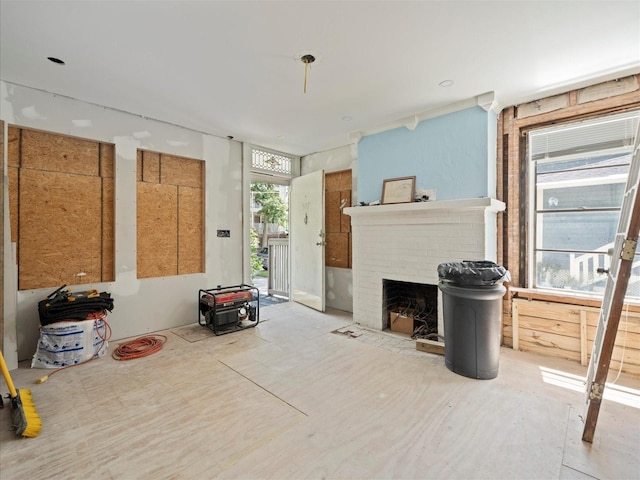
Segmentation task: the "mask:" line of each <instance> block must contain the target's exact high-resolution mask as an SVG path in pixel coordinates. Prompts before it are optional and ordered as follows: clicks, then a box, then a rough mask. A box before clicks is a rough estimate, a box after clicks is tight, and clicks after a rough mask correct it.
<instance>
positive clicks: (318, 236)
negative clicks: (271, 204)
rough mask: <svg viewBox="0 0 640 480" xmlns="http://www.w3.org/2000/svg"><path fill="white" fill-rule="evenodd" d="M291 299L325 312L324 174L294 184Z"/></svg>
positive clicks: (318, 173) (309, 175)
mask: <svg viewBox="0 0 640 480" xmlns="http://www.w3.org/2000/svg"><path fill="white" fill-rule="evenodd" d="M290 199H291V206H290V208H289V222H290V232H289V233H290V236H289V237H290V242H291V243H290V245H291V247H290V248H291V251H290V255H291V299H292V300H293V301H294V302H298V303H302V304H304V305H307V306H308V307H311V308H315V309H316V310H320V311H321V312H324V309H325V305H324V244H325V242H324V170H320V171H318V172H313V173H309V174H308V175H303V176H302V177H297V178H294V179H293V180H292V181H291V192H290Z"/></svg>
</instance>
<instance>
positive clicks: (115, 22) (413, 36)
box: [0, 0, 640, 155]
mask: <svg viewBox="0 0 640 480" xmlns="http://www.w3.org/2000/svg"><path fill="white" fill-rule="evenodd" d="M0 17H1V19H0V78H1V79H2V80H5V81H7V82H11V83H16V84H20V85H25V86H28V87H33V88H37V89H42V90H46V91H48V92H53V93H57V94H61V95H66V96H69V97H73V98H77V99H80V100H83V101H86V102H91V103H95V104H99V105H105V106H109V107H113V108H116V109H120V110H124V111H127V112H131V113H134V114H138V115H141V116H144V117H149V118H154V119H157V120H162V121H165V122H170V123H173V124H177V125H181V126H185V127H188V128H191V129H195V130H198V131H202V132H207V133H211V134H214V135H220V136H225V137H226V136H228V135H232V136H234V137H235V138H236V139H237V140H240V141H247V142H251V143H255V144H257V145H261V146H264V147H268V148H272V149H276V150H279V151H283V152H287V153H291V154H295V155H305V154H309V153H313V152H316V151H321V150H326V149H329V148H333V147H337V146H341V145H346V144H348V143H350V141H351V140H350V139H351V138H352V136H351V134H353V133H355V132H362V131H364V132H366V131H371V130H374V129H377V128H379V127H380V126H383V125H385V124H388V123H390V122H393V121H395V120H397V119H400V118H403V117H407V116H410V115H414V114H418V113H424V112H428V111H430V110H437V109H441V108H444V107H446V106H447V105H450V104H452V103H457V102H461V101H465V100H468V99H470V98H472V97H475V96H477V95H480V94H483V93H485V92H490V91H493V92H495V95H496V99H497V101H498V102H499V104H500V105H501V106H508V105H514V104H518V103H521V102H524V101H529V100H533V99H536V98H540V97H544V96H548V95H551V94H554V93H560V92H562V91H566V90H567V89H569V88H573V87H579V86H581V85H587V84H589V83H593V82H594V81H599V80H609V79H613V78H617V77H622V76H625V75H628V74H630V73H637V72H640V1H638V0H632V1H613V0H596V1H561V0H556V1H542V0H534V1H518V0H511V1H493V2H490V1H483V0H475V1H410V2H407V1H400V0H387V1H375V2H374V1H356V0H352V1H317V0H298V1H288V2H285V1H264V0H263V1H241V0H236V1H211V0H210V1H206V0H200V1H186V0H184V1H175V0H174V1H169V0H166V1H133V0H129V1H113V0H111V1H109V0H83V1H71V0H47V1H31V0H21V1H5V0H1V1H0ZM307 53H310V54H313V55H315V56H316V57H317V60H316V62H315V63H313V64H312V65H311V66H310V70H309V77H308V84H307V89H308V91H307V93H306V94H304V93H303V80H304V64H303V63H302V62H301V61H300V56H302V55H304V54H307ZM50 56H52V57H57V58H60V59H62V60H64V61H65V62H66V65H64V66H61V65H56V64H54V63H51V62H49V61H48V60H47V57H50ZM443 80H453V81H454V82H455V83H454V85H453V86H451V87H448V88H442V87H440V86H438V84H439V83H440V82H442V81H443ZM346 117H349V118H350V121H345V120H344V118H346Z"/></svg>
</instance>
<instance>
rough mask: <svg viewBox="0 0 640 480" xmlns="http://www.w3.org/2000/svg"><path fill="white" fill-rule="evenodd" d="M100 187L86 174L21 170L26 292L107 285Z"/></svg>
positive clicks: (21, 246)
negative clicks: (104, 282)
mask: <svg viewBox="0 0 640 480" xmlns="http://www.w3.org/2000/svg"><path fill="white" fill-rule="evenodd" d="M100 183H101V182H100V178H98V177H88V176H85V175H72V174H67V173H60V172H41V171H37V170H29V169H22V170H21V171H20V186H21V188H20V192H19V201H20V219H19V233H18V235H19V238H20V243H19V260H18V268H19V272H20V278H19V288H20V290H25V289H32V288H45V287H51V286H55V285H63V284H67V285H74V284H78V283H91V282H99V281H100V280H101V267H102V265H101V264H102V262H101V258H100V257H101V255H100V252H101V245H102V238H101V225H100V212H101V208H102V200H101V185H100ZM92 219H94V220H95V219H97V222H94V223H92V221H91V220H92ZM80 273H84V274H85V275H83V276H79V275H78V274H80Z"/></svg>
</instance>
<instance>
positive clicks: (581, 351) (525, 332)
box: [503, 298, 640, 373]
mask: <svg viewBox="0 0 640 480" xmlns="http://www.w3.org/2000/svg"><path fill="white" fill-rule="evenodd" d="M513 306H514V312H515V311H516V310H517V318H518V322H517V323H518V326H517V328H516V326H515V325H508V326H507V325H505V326H504V328H503V329H504V336H505V338H511V339H513V336H514V335H517V338H518V348H519V349H520V350H528V351H533V352H537V353H541V354H543V355H550V356H555V357H560V358H568V359H571V360H575V361H578V362H581V363H582V364H583V365H586V364H587V362H588V359H589V357H590V356H591V349H592V348H593V339H594V336H595V330H596V325H597V323H598V318H599V315H600V309H599V308H597V307H593V306H580V305H574V304H563V303H556V302H547V301H540V300H525V299H519V298H514V299H513ZM515 315H516V314H515V313H514V317H515ZM512 341H513V340H512ZM613 360H614V361H615V362H617V363H614V362H612V364H611V367H610V369H612V370H616V369H618V368H620V364H621V363H622V370H623V371H625V372H628V373H638V372H640V313H639V312H637V311H626V310H623V313H622V317H621V320H620V325H619V327H618V334H617V336H616V340H615V349H614V354H613Z"/></svg>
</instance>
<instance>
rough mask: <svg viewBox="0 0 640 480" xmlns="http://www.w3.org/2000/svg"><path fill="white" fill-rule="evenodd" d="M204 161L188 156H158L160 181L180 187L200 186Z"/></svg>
mask: <svg viewBox="0 0 640 480" xmlns="http://www.w3.org/2000/svg"><path fill="white" fill-rule="evenodd" d="M203 177H204V162H203V161H201V160H192V159H190V158H183V157H175V156H173V155H162V156H161V157H160V183H168V184H171V185H180V186H182V187H194V188H202V185H203V182H202V179H203Z"/></svg>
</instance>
